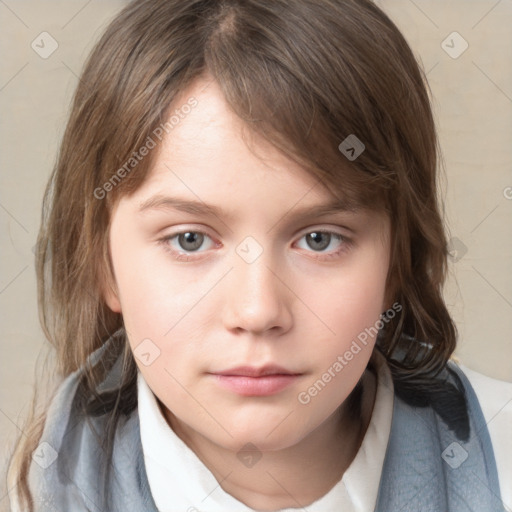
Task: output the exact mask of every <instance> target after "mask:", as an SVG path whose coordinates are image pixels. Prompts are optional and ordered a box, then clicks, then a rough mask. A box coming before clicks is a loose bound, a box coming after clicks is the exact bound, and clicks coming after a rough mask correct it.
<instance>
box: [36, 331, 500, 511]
mask: <svg viewBox="0 0 512 512" xmlns="http://www.w3.org/2000/svg"><path fill="white" fill-rule="evenodd" d="M114 338H115V335H114V337H112V338H111V339H110V340H108V341H107V342H106V343H105V344H104V345H103V346H102V347H101V348H100V349H98V350H97V351H96V352H94V353H93V354H92V355H91V362H92V363H93V364H95V363H96V362H98V361H100V360H101V356H102V354H103V353H104V351H105V347H108V345H109V344H111V343H114V342H118V340H117V341H114ZM449 366H450V368H452V369H453V371H454V372H455V373H456V374H457V375H458V376H459V378H460V380H461V381H462V384H463V386H464V388H465V391H466V398H467V401H468V411H469V418H470V436H469V439H468V440H467V441H466V442H463V441H461V440H459V439H457V438H456V436H455V435H454V434H453V433H452V432H451V431H450V429H449V428H448V427H447V425H446V424H445V422H444V421H443V420H441V419H440V418H439V416H438V415H437V414H436V413H435V412H434V411H433V409H432V408H430V407H412V406H410V405H408V404H407V403H405V402H404V401H403V400H401V399H400V398H398V397H397V396H395V400H394V408H393V418H392V424H391V434H390V438H389V442H388V447H387V452H386V457H385V460H384V467H383V472H382V478H381V482H380V487H379V495H378V498H377V506H376V508H375V512H398V511H402V512H470V511H471V512H498V511H499V512H504V511H505V508H504V505H503V503H502V501H501V499H500V490H499V482H498V475H497V470H496V462H495V459H494V452H493V448H492V445H491V441H490V437H489V432H488V430H487V426H486V422H485V419H484V417H483V414H482V411H481V408H480V405H479V403H478V399H477V397H476V395H475V393H474V391H473V389H472V387H471V385H470V383H469V381H468V380H467V378H466V377H465V375H464V374H463V372H462V370H460V369H459V368H458V367H457V366H456V365H455V364H453V363H449ZM119 370H120V365H119V364H116V365H114V367H113V368H112V370H111V371H110V373H109V375H108V377H107V379H106V381H105V382H106V385H107V387H108V388H112V387H114V388H115V384H116V381H118V379H119V375H120V372H119ZM80 375H81V371H80V370H79V371H77V372H75V373H73V374H71V375H69V376H68V377H67V378H66V379H65V381H64V382H63V383H62V384H61V386H60V388H59V391H58V394H57V395H56V397H55V398H54V400H53V401H52V405H51V407H50V409H49V411H48V417H47V422H46V424H45V428H44V432H43V435H42V438H41V442H40V444H39V447H38V449H36V450H35V452H34V454H33V462H32V464H31V467H30V473H29V484H30V488H31V491H32V493H33V497H34V504H35V510H36V511H37V512H50V511H51V512H54V511H55V512H56V511H58V512H64V511H65V512H75V511H76V512H83V511H91V512H100V511H101V512H139V511H140V512H158V509H157V508H156V505H155V503H154V500H153V497H152V495H151V491H150V489H149V483H148V479H147V475H146V470H145V465H144V456H143V452H142V443H141V438H140V428H139V417H138V410H137V408H135V409H134V410H133V411H132V413H131V414H130V415H129V416H128V417H125V418H124V420H122V421H121V422H120V423H119V424H118V425H117V428H116V432H115V442H114V451H113V455H112V458H111V463H112V467H113V471H112V475H113V476H112V479H111V481H110V484H109V486H108V488H109V491H110V496H104V495H103V492H102V489H103V485H102V484H103V483H104V482H103V481H102V479H101V477H100V476H99V474H100V472H99V468H101V467H104V465H105V464H106V463H107V462H106V461H105V453H104V450H103V448H102V441H103V439H104V436H102V435H101V433H102V432H104V429H105V415H104V416H103V417H102V416H99V417H95V418H91V417H88V418H85V417H84V416H83V415H81V414H80V413H79V411H78V410H77V408H76V404H75V402H76V400H75V395H76V391H77V388H78V385H79V380H80ZM91 425H93V426H94V430H96V431H97V432H99V433H100V435H99V436H97V435H96V434H95V432H94V431H93V429H91ZM105 503H107V505H105ZM311 512H320V511H313V510H312V511H311ZM369 512H370V511H369Z"/></svg>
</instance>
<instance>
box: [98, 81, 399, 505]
mask: <svg viewBox="0 0 512 512" xmlns="http://www.w3.org/2000/svg"><path fill="white" fill-rule="evenodd" d="M191 96H194V97H195V98H196V99H197V100H198V105H197V106H196V107H195V108H194V109H192V111H191V113H190V114H188V115H187V116H186V117H185V118H184V119H182V120H181V121H180V123H179V124H178V125H176V126H175V127H174V129H173V130H172V131H171V132H170V133H169V134H168V135H167V136H166V137H165V138H164V140H163V144H162V146H161V148H160V150H159V152H158V154H157V155H156V156H157V158H156V159H155V162H154V165H153V168H152V170H151V172H150V174H149V176H148V178H147V179H146V181H145V182H144V183H143V184H142V185H141V187H140V188H139V189H138V190H136V191H135V193H133V194H132V195H131V196H124V197H122V198H121V199H120V200H119V202H118V203H117V205H116V207H115V209H114V211H113V214H112V219H111V227H110V236H109V244H110V253H111V259H112V265H113V282H112V283H111V286H110V288H109V291H107V292H106V293H105V299H106V301H107V304H108V305H109V307H110V308H111V309H112V310H113V311H116V312H119V313H122V315H123V318H124V323H125V326H126V331H127V333H128V340H129V343H130V346H131V348H132V350H133V351H134V354H135V355H137V353H138V352H137V346H138V345H139V344H140V343H141V342H142V341H143V340H147V339H149V340H151V343H152V344H154V345H151V346H152V347H153V346H156V347H158V349H159V350H160V354H159V356H158V357H156V359H155V360H154V361H153V362H152V363H151V364H149V365H145V364H142V362H141V360H140V359H138V357H135V360H136V362H137V365H138V367H139V369H140V371H141V372H142V375H143V376H144V378H145V380H146V381H147V383H148V384H149V386H150V388H151V389H152V391H153V393H154V394H155V396H156V397H157V399H158V400H159V404H160V407H161V410H162V412H163V414H164V416H165V418H166V420H167V422H168V424H169V425H170V427H171V428H173V429H174V431H175V432H176V433H177V435H178V436H179V437H180V438H181V439H182V440H183V441H184V442H185V443H186V444H187V445H188V446H189V447H190V448H191V449H192V450H193V451H194V452H195V453H196V454H197V456H198V457H199V458H200V459H201V460H202V461H203V462H204V464H205V465H206V466H207V467H208V468H209V469H210V471H211V472H212V473H213V474H214V476H215V477H216V478H217V480H218V481H219V482H221V486H222V488H223V489H224V490H225V491H226V492H228V493H230V494H231V495H232V496H234V497H235V498H237V499H238V500H240V501H242V502H243V503H245V504H246V505H248V506H249V507H252V508H257V509H260V510H277V509H280V508H284V507H297V506H306V505H308V504H310V503H312V502H313V501H315V500H317V499H318V498H320V497H321V496H323V495H324V494H325V493H326V492H328V491H329V490H330V489H331V488H332V486H333V485H334V484H335V483H336V482H337V481H338V480H339V479H340V478H341V477H342V475H343V473H344V471H345V470H346V468H347V467H348V466H349V465H350V463H351V461H352V460H353V458H354V456H355V454H356V453H357V450H358V448H359V446H360V443H361V440H362V438H363V436H364V433H365V430H366V427H367V424H368V421H369V418H370V415H371V411H372V407H373V400H374V396H375V382H374V380H372V378H371V376H370V375H369V372H365V368H366V366H367V363H368V360H369V358H370V356H371V353H372V349H373V345H374V341H375V340H373V339H371V338H370V339H369V342H368V345H367V346H366V347H363V349H362V350H361V351H360V352H359V353H358V354H357V355H355V356H354V357H353V359H352V360H351V361H350V362H348V364H347V365H346V366H345V367H344V368H343V370H342V372H340V373H339V375H337V377H336V378H334V379H333V380H332V382H330V383H329V384H327V385H326V386H325V388H324V389H322V391H321V392H320V393H318V394H317V396H315V397H313V398H312V399H311V401H310V402H309V403H308V404H302V403H300V402H299V400H298V395H299V393H300V392H303V391H305V390H307V389H308V388H309V387H310V386H311V385H312V384H313V383H314V382H315V381H317V379H319V378H321V376H322V374H323V373H324V372H325V371H326V370H327V369H328V368H329V367H331V366H332V365H333V363H334V362H335V361H336V360H337V357H338V356H339V355H342V354H344V353H345V351H346V350H347V349H348V348H349V347H350V345H351V343H352V341H353V340H354V339H355V338H356V336H357V335H358V334H359V333H360V332H362V331H363V330H364V329H365V328H367V327H369V326H372V325H374V324H375V322H376V321H377V320H378V318H379V315H380V314H381V313H382V312H383V311H384V310H385V309H386V306H387V305H386V303H385V289H386V276H387V272H388V267H389V233H390V226H389V220H388V219H387V217H385V216H384V215H381V214H377V213H375V212H369V211H364V210H359V211H357V212H347V211H342V212H339V213H334V214H329V215H326V216H323V217H312V216H311V215H306V216H302V217H298V216H297V212H298V210H300V209H302V208H306V207H310V206H316V205H319V204H325V203H329V202H331V201H332V200H333V199H334V197H333V196H332V194H331V193H330V192H329V191H328V190H327V189H326V188H324V187H323V186H322V184H321V183H320V182H318V180H316V178H314V177H313V176H312V175H310V174H308V173H307V172H306V171H305V170H304V169H302V168H301V167H299V166H298V165H297V164H295V163H293V162H292V161H290V160H289V159H288V158H286V157H285V156H284V155H282V154H280V153H279V152H278V151H277V150H276V149H275V148H273V147H272V146H270V145H269V144H268V143H265V142H264V141H263V140H261V139H258V138H257V137H256V136H251V135H250V134H249V132H248V130H247V128H246V127H245V126H244V125H243V123H242V121H241V120H240V119H239V118H237V117H236V116H235V115H234V114H233V113H232V112H231V111H230V110H229V108H228V106H227V104H226V103H225V101H224V99H223V97H222V94H221V92H220V90H219V88H218V86H217V84H216V83H215V82H211V81H207V80H206V78H202V79H198V80H197V81H196V82H195V83H194V84H192V86H191V87H190V88H189V89H188V90H186V91H184V92H183V94H182V96H181V97H180V98H178V99H177V100H176V104H175V105H174V106H173V108H177V107H179V106H180V105H182V104H184V103H185V102H186V100H187V98H189V97H191ZM171 110H172V109H171ZM249 141H250V143H249ZM157 194H159V195H163V196H171V195H172V196H174V197H180V198H184V199H186V200H195V201H200V202H202V203H206V204H209V205H216V206H218V207H221V208H223V209H224V210H225V215H226V216H224V214H222V215H219V216H213V215H202V214H197V213H187V212H183V211H179V210H177V209H173V208H164V207H159V208H155V209H147V210H145V211H143V212H139V208H140V206H141V205H142V204H144V203H145V202H147V200H148V199H150V198H151V197H153V196H155V195H157ZM319 230H322V231H329V232H331V233H335V234H334V235H331V237H330V238H329V237H328V236H327V238H324V239H323V240H324V241H325V240H327V241H328V242H329V244H328V245H327V243H326V245H327V247H326V248H323V246H322V247H321V248H319V247H318V245H314V244H312V239H311V233H314V232H315V231H316V232H318V231H319ZM180 232H199V233H205V237H204V239H203V243H202V245H200V247H199V248H198V249H196V250H194V247H196V246H194V243H193V240H192V242H191V241H189V242H188V243H187V240H183V238H182V239H181V240H180V239H179V238H178V236H175V235H176V234H177V233H180ZM308 234H309V236H307V235H308ZM336 235H342V237H344V238H339V237H338V236H336ZM165 237H168V238H169V237H174V238H170V239H167V240H165ZM246 237H252V239H254V241H256V244H255V243H254V242H253V241H251V244H252V245H244V244H242V245H240V244H241V242H243V241H244V240H245V239H246ZM180 241H181V245H180ZM199 243H200V241H199ZM237 248H238V249H239V252H240V248H242V249H244V250H245V251H246V252H245V253H241V254H250V255H253V256H254V255H256V254H257V253H256V252H254V251H255V250H256V249H255V248H259V249H261V250H262V252H261V254H260V255H259V257H257V259H255V261H252V262H250V263H248V262H247V261H245V260H244V259H243V258H242V257H241V256H240V255H239V253H237ZM187 253H188V254H187ZM146 343H148V342H146ZM268 363H274V364H278V365H280V366H283V367H285V368H287V369H289V370H293V371H295V372H299V373H300V374H301V376H300V377H298V378H297V379H296V380H295V381H294V383H293V384H292V385H291V386H289V387H288V388H286V389H284V390H282V391H280V392H279V393H276V394H274V395H271V396H264V397H262V396H240V395H239V394H236V393H234V392H232V391H230V390H226V389H224V388H221V387H220V386H219V385H218V383H217V381H216V379H215V377H214V376H212V375H210V374H208V372H214V371H219V370H225V369H229V368H233V367H235V366H240V365H251V366H262V365H264V364H268ZM362 376H363V380H364V382H365V393H364V395H363V404H362V405H363V414H362V417H360V418H358V419H353V418H351V416H350V415H348V414H347V411H346V410H345V407H344V401H345V399H346V398H347V396H348V395H349V394H350V392H351V391H352V390H353V389H354V386H355V385H356V384H357V382H358V381H359V379H360V378H361V377H362ZM246 443H252V444H254V445H255V446H256V447H257V449H258V450H259V451H260V452H261V454H262V457H261V459H260V460H259V461H258V462H257V464H255V465H254V466H252V467H246V466H245V465H244V464H242V462H241V461H240V460H239V458H238V457H237V453H238V452H239V450H240V449H241V448H242V447H243V446H244V445H245V444H246ZM306 461H307V463H305V462H306ZM228 474H229V476H228V477H227V478H226V475H228Z"/></svg>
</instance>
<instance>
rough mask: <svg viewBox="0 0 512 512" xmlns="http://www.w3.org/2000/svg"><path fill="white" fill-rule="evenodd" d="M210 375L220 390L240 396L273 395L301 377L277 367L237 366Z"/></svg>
mask: <svg viewBox="0 0 512 512" xmlns="http://www.w3.org/2000/svg"><path fill="white" fill-rule="evenodd" d="M211 375H212V376H213V377H214V378H215V380H216V382H217V384H218V385H219V386H220V387H221V388H223V389H225V390H228V391H230V392H232V393H236V394H238V395H242V396H270V395H275V394H277V393H279V392H281V391H283V390H284V389H285V388H287V387H289V386H290V385H291V384H293V383H295V382H296V381H297V380H298V379H299V378H300V377H301V376H302V374H301V373H297V372H293V371H291V370H288V369H286V368H283V367H281V366H277V365H266V366H261V367H254V366H238V367H236V368H230V369H229V370H223V371H220V372H214V373H212V374H211Z"/></svg>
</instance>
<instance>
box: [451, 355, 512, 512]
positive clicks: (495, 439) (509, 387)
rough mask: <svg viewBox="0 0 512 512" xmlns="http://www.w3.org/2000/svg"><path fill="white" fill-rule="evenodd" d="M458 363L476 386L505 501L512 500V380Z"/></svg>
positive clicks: (474, 388) (472, 385)
mask: <svg viewBox="0 0 512 512" xmlns="http://www.w3.org/2000/svg"><path fill="white" fill-rule="evenodd" d="M457 366H458V367H459V369H460V370H462V372H463V373H464V375H465V376H466V377H467V379H468V381H469V383H470V384H471V387H472V388H473V390H474V392H475V394H476V397H477V398H478V402H479V404H480V408H481V409H482V413H483V415H484V418H485V422H486V425H487V429H488V431H489V436H490V438H491V443H492V445H493V451H494V457H495V459H496V467H497V470H498V477H499V481H500V490H501V494H502V498H503V501H504V502H505V503H512V486H511V485H510V482H512V436H511V435H510V432H512V382H506V381H502V380H498V379H493V378H492V377H488V376H486V375H483V374H481V373H479V372H476V371H475V370H471V369H470V368H468V367H466V366H465V365H464V364H461V363H457Z"/></svg>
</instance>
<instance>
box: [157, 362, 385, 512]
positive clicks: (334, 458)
mask: <svg viewBox="0 0 512 512" xmlns="http://www.w3.org/2000/svg"><path fill="white" fill-rule="evenodd" d="M362 389H363V391H362V396H361V407H360V411H359V412H358V413H357V414H354V412H353V410H351V409H352V408H351V407H350V398H347V400H345V402H344V403H343V404H342V405H341V406H340V407H339V408H338V409H337V410H336V411H335V412H334V413H333V414H332V415H331V416H330V417H329V418H328V419H327V420H326V421H325V422H324V423H322V425H320V426H319V427H318V428H317V429H315V430H314V431H313V432H311V433H310V434H309V435H308V436H306V437H305V438H304V439H302V440H301V441H300V442H299V443H297V444H295V445H293V446H291V447H289V448H286V449H283V450H278V451H269V452H265V453H264V454H263V457H262V458H261V459H260V460H259V461H258V463H257V464H255V465H254V466H252V467H248V468H246V467H244V466H243V465H241V464H240V461H239V460H238V458H237V453H236V452H234V451H231V450H228V449H225V448H224V447H222V446H219V445H217V444H215V443H213V442H212V441H211V440H209V439H207V438H206V437H204V436H202V435H201V434H199V433H198V432H196V431H195V430H193V429H190V427H188V426H187V425H185V424H183V423H182V422H180V421H179V420H178V419H177V418H176V417H175V416H174V415H172V413H170V412H169V411H168V410H165V412H164V415H165V417H166V419H167V422H168V423H169V425H170V426H171V427H172V428H173V430H174V431H175V433H176V434H177V435H178V436H179V437H180V438H181V439H182V440H183V442H185V443H186V444H187V445H188V446H189V448H191V449H192V450H193V451H194V452H195V453H196V455H197V456H198V457H199V459H200V460H201V461H202V462H203V464H204V465H205V466H206V467H207V468H208V469H209V470H210V471H211V473H212V474H213V475H214V477H215V478H216V480H217V481H218V482H219V484H220V486H221V487H222V488H223V490H224V491H225V492H227V493H229V494H230V495H231V496H233V497H234V498H236V499H237V500H239V501H241V502H242V503H244V504H245V505H247V506H248V507H250V508H253V509H256V510H261V511H274V510H280V509H282V508H296V507H305V506H307V505H310V504H311V503H313V502H315V501H316V500H318V499H319V498H321V497H322V496H323V495H325V494H326V493H327V492H329V491H330V490H331V489H332V487H334V485H335V484H336V483H337V482H338V481H339V480H340V479H341V478H342V476H343V474H344V473H345V471H346V470H347V468H348V467H349V466H350V464H351V463H352V461H353V460H354V458H355V456H356V454H357V452H358V450H359V447H360V446H361V442H362V440H363V438H364V435H365V433H366V429H367V427H368V424H369V422H370V418H371V413H372V410H373V403H374V399H375V393H376V379H375V376H374V374H373V373H372V372H371V371H368V370H367V371H366V372H365V373H364V375H363V378H362ZM162 409H163V408H162ZM305 461H307V463H305ZM233 468H237V470H236V471H234V470H233Z"/></svg>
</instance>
